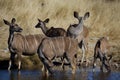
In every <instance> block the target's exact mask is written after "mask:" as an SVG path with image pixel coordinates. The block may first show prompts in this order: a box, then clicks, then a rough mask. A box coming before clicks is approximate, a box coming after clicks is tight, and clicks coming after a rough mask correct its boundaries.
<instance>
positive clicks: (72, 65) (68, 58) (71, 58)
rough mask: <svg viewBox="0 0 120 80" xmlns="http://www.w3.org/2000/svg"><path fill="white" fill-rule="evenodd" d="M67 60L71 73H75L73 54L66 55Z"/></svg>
mask: <svg viewBox="0 0 120 80" xmlns="http://www.w3.org/2000/svg"><path fill="white" fill-rule="evenodd" d="M67 60H68V61H69V63H70V65H71V67H72V74H75V71H76V61H77V60H76V58H75V56H68V57H67Z"/></svg>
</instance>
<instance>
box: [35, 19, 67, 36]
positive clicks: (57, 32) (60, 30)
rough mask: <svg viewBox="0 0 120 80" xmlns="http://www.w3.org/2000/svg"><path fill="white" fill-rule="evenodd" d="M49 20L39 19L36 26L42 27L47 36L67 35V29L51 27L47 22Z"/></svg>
mask: <svg viewBox="0 0 120 80" xmlns="http://www.w3.org/2000/svg"><path fill="white" fill-rule="evenodd" d="M48 22H49V18H47V19H45V20H44V21H42V20H40V19H38V24H37V25H36V26H35V28H41V29H42V31H43V33H44V34H45V35H46V36H47V37H59V36H66V31H65V30H64V29H63V28H54V27H51V28H50V29H49V28H48V27H47V26H46V23H48Z"/></svg>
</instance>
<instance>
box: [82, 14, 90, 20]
mask: <svg viewBox="0 0 120 80" xmlns="http://www.w3.org/2000/svg"><path fill="white" fill-rule="evenodd" d="M89 16H90V13H89V12H86V13H85V15H84V17H83V19H84V20H86V19H87V18H88V17H89Z"/></svg>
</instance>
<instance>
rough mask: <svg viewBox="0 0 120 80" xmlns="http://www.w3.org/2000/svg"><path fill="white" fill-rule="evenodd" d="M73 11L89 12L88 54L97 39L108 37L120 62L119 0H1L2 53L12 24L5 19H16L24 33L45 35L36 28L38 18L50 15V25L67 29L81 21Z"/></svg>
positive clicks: (87, 23)
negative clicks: (74, 15) (4, 21)
mask: <svg viewBox="0 0 120 80" xmlns="http://www.w3.org/2000/svg"><path fill="white" fill-rule="evenodd" d="M73 11H78V12H79V15H81V16H83V15H84V13H85V12H87V11H89V12H90V17H89V18H88V19H87V20H86V21H85V23H84V24H85V25H86V26H87V27H88V29H89V31H90V35H89V48H90V51H89V54H90V55H93V48H94V45H95V43H96V41H97V38H99V37H102V36H107V37H109V40H110V43H111V46H112V50H111V51H112V53H113V54H114V59H117V60H118V61H120V55H119V54H120V34H119V33H120V0H0V56H1V57H3V56H4V57H5V56H6V55H9V53H5V49H6V48H7V39H8V30H9V27H8V26H6V25H5V24H4V23H3V19H6V20H9V21H10V20H11V19H12V18H13V17H14V18H16V20H17V22H16V23H18V24H19V25H20V26H21V27H22V28H23V29H24V30H23V32H22V34H23V35H28V34H38V33H40V34H43V33H42V31H41V30H40V29H35V28H34V26H35V25H36V24H37V22H38V21H37V18H40V19H41V20H45V19H46V18H50V22H49V23H48V24H47V26H48V27H51V26H54V27H62V28H64V29H65V30H66V29H67V28H68V27H69V25H70V24H73V23H78V22H77V20H76V19H75V18H74V17H73Z"/></svg>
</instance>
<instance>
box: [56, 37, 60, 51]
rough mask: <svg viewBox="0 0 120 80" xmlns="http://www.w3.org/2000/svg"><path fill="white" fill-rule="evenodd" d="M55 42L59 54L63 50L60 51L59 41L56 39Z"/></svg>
mask: <svg viewBox="0 0 120 80" xmlns="http://www.w3.org/2000/svg"><path fill="white" fill-rule="evenodd" d="M55 40H56V45H57V46H56V47H58V52H60V51H61V50H60V46H59V43H58V41H57V39H56V38H55Z"/></svg>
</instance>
